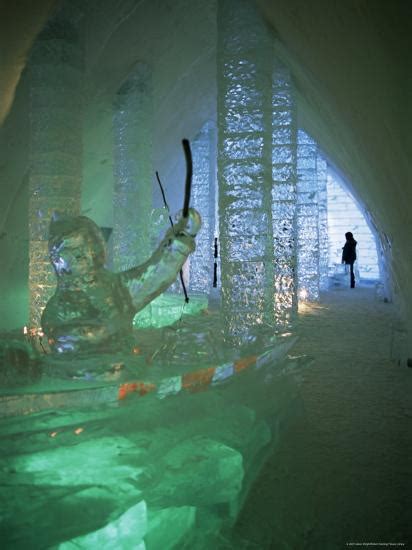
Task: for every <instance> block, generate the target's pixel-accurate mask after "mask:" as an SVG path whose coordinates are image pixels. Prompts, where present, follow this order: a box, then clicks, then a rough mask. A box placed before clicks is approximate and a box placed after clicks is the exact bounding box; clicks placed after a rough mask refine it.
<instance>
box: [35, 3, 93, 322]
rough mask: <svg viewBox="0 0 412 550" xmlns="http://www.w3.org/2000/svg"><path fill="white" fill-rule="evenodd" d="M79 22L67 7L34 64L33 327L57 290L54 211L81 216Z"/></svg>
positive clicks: (38, 46) (41, 41)
mask: <svg viewBox="0 0 412 550" xmlns="http://www.w3.org/2000/svg"><path fill="white" fill-rule="evenodd" d="M76 10H77V11H78V8H74V11H76ZM72 16H73V17H72ZM74 17H76V14H71V13H70V7H68V6H66V7H65V8H64V9H63V10H61V11H60V12H59V13H58V14H57V15H56V16H55V17H54V18H53V19H51V20H50V21H49V22H48V24H47V25H46V27H45V28H44V29H43V31H42V32H41V33H40V35H39V36H38V38H37V40H36V41H35V43H34V45H33V48H32V52H31V57H30V60H29V63H28V72H29V79H30V176H29V242H30V245H29V246H30V260H29V286H30V323H31V325H32V326H36V327H39V326H40V316H41V312H42V310H43V308H44V306H45V305H46V302H47V300H48V298H49V297H50V296H51V294H52V293H53V288H54V286H55V281H54V276H53V270H52V268H51V266H50V262H49V259H48V250H47V233H48V226H49V222H50V217H51V214H52V211H56V210H57V211H64V212H66V213H68V214H71V215H77V214H79V213H80V188H81V178H82V91H83V90H82V82H83V81H82V71H83V50H82V47H81V43H80V41H79V37H78V33H77V30H76V27H75V21H73V18H74Z"/></svg>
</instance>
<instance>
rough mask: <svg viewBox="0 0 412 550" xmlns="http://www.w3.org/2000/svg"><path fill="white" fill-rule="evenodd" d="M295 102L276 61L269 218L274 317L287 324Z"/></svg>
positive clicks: (293, 305)
mask: <svg viewBox="0 0 412 550" xmlns="http://www.w3.org/2000/svg"><path fill="white" fill-rule="evenodd" d="M296 133H297V127H296V105H295V99H294V91H293V85H292V81H291V77H290V73H289V70H288V68H287V67H285V66H283V65H282V64H280V63H279V62H277V61H276V62H275V66H274V71H273V91H272V179H273V188H272V220H273V242H274V260H275V261H274V277H275V304H274V306H275V319H276V324H277V326H278V327H282V326H286V325H288V324H289V323H290V322H291V320H292V318H293V315H294V313H295V312H296V309H297V272H296V200H297V191H296V178H297V175H296V141H297V134H296Z"/></svg>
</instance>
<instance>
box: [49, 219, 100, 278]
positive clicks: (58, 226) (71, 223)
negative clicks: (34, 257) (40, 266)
mask: <svg viewBox="0 0 412 550" xmlns="http://www.w3.org/2000/svg"><path fill="white" fill-rule="evenodd" d="M49 253H50V260H51V262H52V264H53V266H54V269H55V271H56V274H57V276H58V277H64V276H71V277H75V278H76V277H85V276H90V275H92V274H93V273H95V272H96V271H98V270H99V269H101V268H102V267H103V266H104V263H105V259H106V248H105V241H104V237H103V234H102V232H101V231H100V229H99V227H98V226H97V225H96V224H95V223H94V222H93V221H92V220H91V219H89V218H87V217H85V216H76V217H64V218H59V219H56V218H53V219H52V221H51V222H50V228H49Z"/></svg>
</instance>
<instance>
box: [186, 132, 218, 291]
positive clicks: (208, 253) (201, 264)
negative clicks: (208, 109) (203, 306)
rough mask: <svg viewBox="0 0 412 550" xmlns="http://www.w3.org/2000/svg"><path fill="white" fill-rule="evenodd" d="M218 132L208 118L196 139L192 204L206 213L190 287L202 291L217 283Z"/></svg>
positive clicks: (192, 256)
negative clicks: (215, 239)
mask: <svg viewBox="0 0 412 550" xmlns="http://www.w3.org/2000/svg"><path fill="white" fill-rule="evenodd" d="M214 132H215V130H214V128H213V126H212V124H211V123H210V122H208V123H206V124H205V125H204V126H203V127H202V129H201V131H200V132H199V134H198V135H197V136H196V138H195V139H194V140H193V142H192V155H193V180H192V206H193V207H194V208H196V209H197V210H198V211H199V212H200V215H201V216H202V228H201V230H200V232H199V234H198V235H197V237H196V250H195V252H194V253H193V254H192V255H191V256H190V279H189V280H190V285H189V288H190V290H191V291H193V292H199V293H202V294H209V292H210V290H211V286H212V284H213V242H212V240H213V231H214V225H215V223H214V217H215V216H214V213H215V212H214V211H215V205H214V175H215V170H214V164H215V163H214V161H215V154H214V153H215V152H214V146H213V145H214Z"/></svg>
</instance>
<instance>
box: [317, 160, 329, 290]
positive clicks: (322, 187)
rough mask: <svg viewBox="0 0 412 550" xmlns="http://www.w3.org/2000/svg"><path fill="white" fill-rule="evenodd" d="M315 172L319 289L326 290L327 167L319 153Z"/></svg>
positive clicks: (327, 242) (327, 250)
mask: <svg viewBox="0 0 412 550" xmlns="http://www.w3.org/2000/svg"><path fill="white" fill-rule="evenodd" d="M316 172H317V180H318V209H319V288H320V290H321V291H322V290H326V289H327V288H328V268H329V239H328V197H327V187H326V185H327V175H328V165H327V162H326V160H325V158H324V157H323V156H322V154H321V153H320V152H319V149H318V154H317V158H316Z"/></svg>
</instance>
